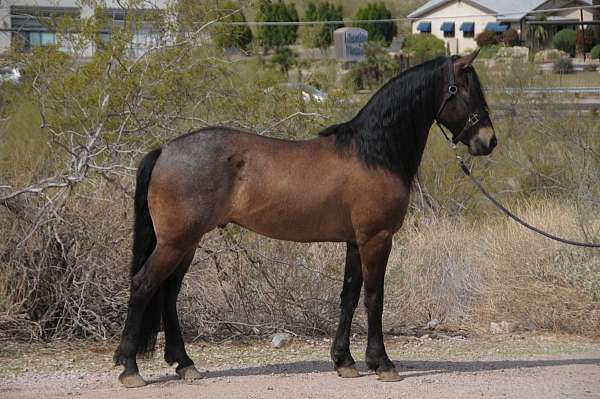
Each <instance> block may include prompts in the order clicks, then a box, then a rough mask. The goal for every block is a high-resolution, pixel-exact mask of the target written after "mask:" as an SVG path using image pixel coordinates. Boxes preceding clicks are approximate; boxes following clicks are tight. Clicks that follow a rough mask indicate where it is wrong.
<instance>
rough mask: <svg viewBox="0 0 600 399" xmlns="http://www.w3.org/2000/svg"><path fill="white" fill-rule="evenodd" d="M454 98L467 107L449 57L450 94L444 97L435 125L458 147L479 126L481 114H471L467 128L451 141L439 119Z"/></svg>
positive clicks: (466, 124) (466, 123)
mask: <svg viewBox="0 0 600 399" xmlns="http://www.w3.org/2000/svg"><path fill="white" fill-rule="evenodd" d="M452 98H457V99H459V100H460V101H462V103H463V104H464V105H465V106H466V102H465V100H464V99H463V98H462V97H461V96H459V95H458V86H457V85H456V81H455V79H454V63H453V62H452V58H451V57H448V92H447V93H446V95H445V96H444V101H443V102H442V105H441V106H440V109H439V110H438V112H437V114H436V116H435V123H436V124H437V125H438V127H439V128H440V130H441V131H442V133H443V134H444V136H445V137H446V140H448V141H449V142H452V144H454V145H456V144H457V143H458V142H459V141H460V139H461V138H462V137H463V136H464V134H465V133H466V132H467V131H468V130H469V129H470V128H472V127H473V126H475V125H477V124H478V123H479V122H480V121H481V118H480V117H479V114H478V113H476V112H472V113H470V114H469V115H468V117H467V121H466V122H465V126H464V127H463V128H462V130H461V131H460V133H458V134H457V135H456V136H454V137H453V138H452V140H451V139H450V137H448V134H447V133H446V131H445V130H444V128H443V127H442V125H441V123H440V120H439V118H440V115H441V114H442V111H443V110H444V108H445V107H446V104H448V101H450V100H451V99H452Z"/></svg>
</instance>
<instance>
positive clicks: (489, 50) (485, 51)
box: [479, 44, 502, 58]
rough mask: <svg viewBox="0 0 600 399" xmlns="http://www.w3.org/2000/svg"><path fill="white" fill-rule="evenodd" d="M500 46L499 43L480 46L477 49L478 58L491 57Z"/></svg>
mask: <svg viewBox="0 0 600 399" xmlns="http://www.w3.org/2000/svg"><path fill="white" fill-rule="evenodd" d="M500 47H502V46H501V45H500V44H493V45H491V46H485V47H482V48H481V50H480V51H479V58H493V57H494V56H495V55H496V54H497V53H498V50H500Z"/></svg>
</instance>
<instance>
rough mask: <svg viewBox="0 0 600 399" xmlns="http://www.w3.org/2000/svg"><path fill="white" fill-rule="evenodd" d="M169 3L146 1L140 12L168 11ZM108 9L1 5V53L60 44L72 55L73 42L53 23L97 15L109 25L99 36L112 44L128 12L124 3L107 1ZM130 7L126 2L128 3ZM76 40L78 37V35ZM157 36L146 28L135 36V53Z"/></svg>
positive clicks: (56, 2)
mask: <svg viewBox="0 0 600 399" xmlns="http://www.w3.org/2000/svg"><path fill="white" fill-rule="evenodd" d="M167 1H168V0H152V1H144V2H143V5H144V6H143V8H142V9H139V8H138V9H136V12H143V11H150V10H153V11H155V10H164V9H165V8H166V5H167ZM104 4H105V7H103V8H99V9H96V11H95V10H94V9H93V8H92V7H90V6H89V5H86V3H85V2H82V1H80V0H10V1H1V2H0V53H2V52H4V51H6V50H9V49H10V48H11V46H13V47H17V48H19V49H20V50H21V51H30V50H31V49H32V48H33V47H35V46H43V45H48V44H56V45H59V46H60V49H61V50H62V51H71V50H72V48H71V45H70V43H71V42H72V40H69V38H66V37H61V35H60V34H59V33H57V32H56V31H55V29H53V27H52V25H53V21H54V20H56V19H60V18H62V17H69V18H70V19H72V20H74V21H78V20H81V19H84V18H88V17H91V16H93V15H94V12H101V13H102V14H103V15H102V16H103V17H104V18H106V19H107V21H108V23H107V24H106V26H105V27H104V28H103V29H102V31H101V32H99V35H100V39H101V40H102V41H109V40H110V38H111V32H112V29H114V27H118V26H122V25H123V23H124V21H125V17H126V15H127V13H128V12H131V10H127V9H125V8H123V6H122V4H124V2H122V1H120V0H106V1H104ZM125 4H126V2H125ZM72 36H76V33H74V34H73V35H72ZM154 37H155V33H154V32H153V31H152V28H151V27H150V26H143V27H142V28H141V29H140V30H139V32H136V34H135V35H134V39H133V43H132V44H131V48H132V53H133V54H134V55H135V53H136V52H137V51H139V50H141V49H143V48H146V47H148V46H150V45H151V44H152V43H153V39H154ZM94 51H96V49H95V48H91V47H90V48H86V49H84V51H83V54H82V55H84V56H89V55H91V54H92V53H93V52H94Z"/></svg>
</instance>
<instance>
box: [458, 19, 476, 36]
mask: <svg viewBox="0 0 600 399" xmlns="http://www.w3.org/2000/svg"><path fill="white" fill-rule="evenodd" d="M460 30H461V31H462V33H463V37H475V22H463V23H462V24H461V25H460Z"/></svg>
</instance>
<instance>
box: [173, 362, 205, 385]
mask: <svg viewBox="0 0 600 399" xmlns="http://www.w3.org/2000/svg"><path fill="white" fill-rule="evenodd" d="M176 373H177V375H178V376H179V377H180V378H181V379H182V380H186V381H193V380H199V379H200V378H202V374H200V372H199V371H198V370H196V367H194V365H191V366H187V367H184V368H182V369H179V370H176Z"/></svg>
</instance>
